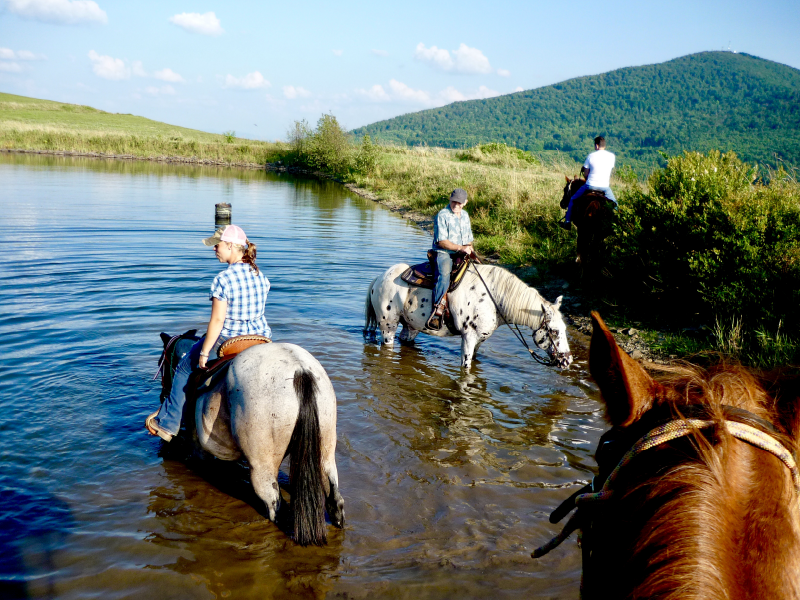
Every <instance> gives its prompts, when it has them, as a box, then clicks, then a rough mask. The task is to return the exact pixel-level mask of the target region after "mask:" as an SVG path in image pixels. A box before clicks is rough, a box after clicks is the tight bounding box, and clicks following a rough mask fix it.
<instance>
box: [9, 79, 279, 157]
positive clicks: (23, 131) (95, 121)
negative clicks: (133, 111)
mask: <svg viewBox="0 0 800 600" xmlns="http://www.w3.org/2000/svg"><path fill="white" fill-rule="evenodd" d="M274 146H275V144H271V143H268V142H258V141H252V140H243V139H239V138H234V137H233V136H226V135H219V134H214V133H205V132H203V131H197V130H195V129H187V128H185V127H177V126H175V125H168V124H166V123H160V122H158V121H152V120H150V119H145V118H144V117H137V116H134V115H128V114H117V113H107V112H104V111H101V110H97V109H95V108H92V107H90V106H81V105H78V104H64V103H61V102H52V101H50V100H37V99H34V98H26V97H24V96H14V95H12V94H3V93H0V148H5V149H15V150H48V151H64V152H80V153H94V152H99V153H104V154H117V155H127V156H133V157H136V158H146V159H156V158H162V157H181V158H185V159H193V160H196V161H197V162H201V161H215V162H225V163H229V164H235V165H248V164H249V165H253V164H258V165H263V164H264V163H265V162H266V161H267V158H268V156H269V154H270V153H271V152H272V150H273V149H274Z"/></svg>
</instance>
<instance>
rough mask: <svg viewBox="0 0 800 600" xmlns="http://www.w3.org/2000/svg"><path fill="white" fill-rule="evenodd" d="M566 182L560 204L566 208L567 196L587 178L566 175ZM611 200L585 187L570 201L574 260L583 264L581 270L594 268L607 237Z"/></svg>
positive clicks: (609, 229) (585, 271) (611, 214)
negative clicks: (575, 246)
mask: <svg viewBox="0 0 800 600" xmlns="http://www.w3.org/2000/svg"><path fill="white" fill-rule="evenodd" d="M564 177H565V178H566V180H567V184H566V185H565V186H564V195H563V197H562V198H561V208H564V209H566V208H567V206H568V205H569V199H570V198H572V196H573V194H575V192H577V191H578V189H579V188H580V187H581V186H582V185H584V184H585V183H586V180H584V179H579V178H578V177H576V178H575V179H570V178H569V177H567V176H566V175H565V176H564ZM610 203H611V201H610V200H608V199H607V198H606V197H605V196H604V195H603V194H602V193H600V192H594V191H591V190H588V191H587V192H586V193H585V194H583V195H582V196H580V197H579V198H578V199H577V200H575V202H573V203H572V213H571V217H572V222H573V223H574V224H575V227H576V228H577V230H578V257H577V259H576V262H577V263H578V264H580V265H581V266H582V267H583V271H584V273H587V271H590V270H595V269H594V267H597V266H598V263H600V262H601V261H600V260H599V259H600V257H601V255H602V251H603V241H604V240H605V239H606V238H607V237H608V235H609V233H610V231H611V228H610V224H611V220H612V219H613V215H614V212H613V210H612V209H611V207H610V206H609V204H610Z"/></svg>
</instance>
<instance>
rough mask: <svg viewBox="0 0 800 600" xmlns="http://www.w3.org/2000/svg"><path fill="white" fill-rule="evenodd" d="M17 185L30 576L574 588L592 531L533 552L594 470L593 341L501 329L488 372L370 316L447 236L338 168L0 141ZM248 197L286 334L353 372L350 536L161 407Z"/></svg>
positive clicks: (18, 344) (5, 235)
mask: <svg viewBox="0 0 800 600" xmlns="http://www.w3.org/2000/svg"><path fill="white" fill-rule="evenodd" d="M0 186H2V190H3V194H4V198H8V199H9V200H10V202H11V203H12V204H13V206H14V208H15V212H13V213H11V212H7V213H0V247H2V248H3V249H5V250H6V251H7V254H8V255H9V256H12V255H13V256H14V257H15V260H14V261H8V262H6V263H5V266H4V268H3V269H0V306H4V307H7V311H6V312H7V313H9V314H8V315H7V318H5V319H0V337H2V339H4V340H5V342H6V346H5V354H4V361H5V362H4V363H3V366H4V367H6V368H5V369H0V386H4V388H7V389H14V390H17V389H22V390H25V397H24V402H20V401H19V400H18V398H17V396H16V395H13V394H5V395H3V394H0V403H2V402H5V405H4V406H5V408H6V410H5V411H4V412H3V413H0V414H2V415H4V416H3V417H2V418H0V446H1V447H3V448H4V454H3V476H5V477H8V478H9V480H10V481H12V484H9V485H7V486H0V489H10V490H13V494H12V496H11V497H9V498H7V502H6V501H5V500H4V502H3V504H2V505H0V508H2V509H3V510H4V511H6V509H7V511H6V512H4V513H2V514H8V515H10V516H9V518H10V519H12V522H11V525H7V526H6V529H7V531H10V532H12V533H13V535H15V536H16V535H22V536H25V535H28V536H29V537H30V538H31V539H33V540H36V539H39V540H43V541H41V542H40V543H39V547H41V548H46V551H43V552H39V551H38V550H37V551H36V553H34V554H31V555H28V554H27V553H26V552H27V550H25V549H24V547H23V545H21V544H17V543H15V542H13V541H12V537H6V538H3V540H4V541H3V547H2V548H0V551H2V558H0V563H1V564H2V565H3V569H4V571H3V576H4V577H5V582H6V583H7V584H8V585H9V586H12V588H10V589H11V591H10V592H9V594H11V593H13V594H17V595H25V594H27V595H28V596H32V597H47V596H48V595H53V596H59V597H103V598H105V597H151V596H159V595H163V590H172V592H171V593H174V595H175V596H179V597H182V598H184V597H188V598H193V597H198V598H208V597H209V595H210V594H212V593H213V595H215V596H217V597H223V596H225V595H226V594H230V595H231V597H233V596H238V597H242V596H244V597H279V598H282V597H289V596H293V595H297V594H299V595H301V596H307V597H310V598H318V597H322V596H331V597H343V598H368V597H372V596H376V595H379V596H381V597H408V596H410V595H413V596H415V598H416V599H421V598H450V597H453V596H459V597H463V598H483V597H493V598H502V597H508V598H517V597H520V596H522V595H525V596H526V597H536V596H539V597H547V598H554V597H575V595H576V594H577V582H578V579H579V570H580V565H579V553H578V551H577V549H576V547H575V545H574V543H568V544H565V545H564V546H562V548H560V549H559V553H553V554H551V555H549V556H548V557H546V560H544V561H540V562H538V563H534V562H533V561H531V559H530V557H529V553H530V550H531V545H532V544H535V543H541V541H542V540H546V539H549V537H551V536H552V535H554V534H555V533H556V527H554V526H552V525H550V524H549V523H548V521H547V517H548V515H549V512H550V511H551V510H552V509H553V507H554V506H556V505H558V503H559V502H560V501H561V500H563V498H564V497H565V496H566V495H568V493H569V491H570V490H571V489H573V488H574V487H576V486H577V485H579V484H580V482H582V481H585V480H586V479H587V478H588V477H589V476H590V474H591V471H592V469H593V468H594V462H593V460H592V458H591V455H592V452H593V450H594V445H595V443H596V440H597V438H598V437H599V434H600V431H601V429H602V428H603V425H602V422H601V420H600V416H599V414H598V404H597V402H596V401H595V399H596V389H595V388H594V387H593V386H592V385H590V384H588V383H587V382H586V381H585V377H586V374H585V371H586V369H585V357H584V358H581V357H580V356H579V357H578V359H577V360H576V363H575V364H574V366H573V367H572V368H571V369H570V370H568V371H566V372H561V371H558V370H555V369H547V368H544V367H541V366H540V365H536V364H533V362H532V361H531V360H530V358H529V357H528V356H526V355H525V354H524V353H523V351H522V350H521V349H520V347H519V345H518V342H517V341H516V340H515V339H514V338H513V336H512V335H511V334H510V332H503V331H497V332H496V333H495V334H494V335H493V336H492V337H491V338H490V339H489V340H488V341H487V342H486V343H485V344H483V345H482V347H481V351H480V353H479V356H478V360H477V361H476V363H475V365H474V366H473V370H472V371H471V372H470V373H469V374H466V375H465V374H462V372H461V369H460V368H459V366H458V362H459V361H458V356H459V352H460V348H459V342H458V340H457V339H454V338H450V339H440V338H434V337H428V336H420V337H419V338H418V340H417V342H416V343H415V344H414V345H413V346H395V347H394V348H393V349H386V348H384V349H382V348H379V347H378V346H377V345H375V344H365V343H364V340H363V338H362V336H361V328H362V327H363V322H364V316H363V314H364V297H365V294H366V291H367V287H368V285H369V282H370V281H371V280H372V278H373V277H375V276H376V275H377V274H379V273H381V272H383V271H384V270H385V269H386V268H387V267H388V266H389V265H391V264H395V263H397V262H398V261H401V260H405V261H410V262H414V260H415V259H419V260H423V259H424V252H425V249H426V248H427V247H428V246H429V245H430V236H429V235H428V234H425V233H424V232H421V231H420V230H419V229H417V228H416V227H414V226H412V225H410V224H408V223H407V222H406V221H404V220H402V219H401V218H399V217H397V216H396V215H394V214H392V213H391V212H389V211H388V210H385V209H384V208H382V207H380V206H378V205H376V204H374V203H369V202H367V201H365V200H362V199H360V198H356V197H354V196H353V195H352V194H351V193H350V192H349V191H348V190H346V189H345V188H343V187H341V186H339V185H338V184H335V183H333V182H317V181H314V180H304V179H299V178H295V177H291V176H287V175H281V174H275V173H266V172H264V171H258V170H254V171H244V170H238V169H224V168H216V167H186V166H173V165H159V164H150V163H146V162H120V161H104V160H93V159H78V160H76V159H69V158H63V157H41V156H31V155H5V154H0ZM224 199H228V200H230V201H231V203H232V205H233V220H234V222H239V223H242V224H244V226H245V230H246V231H247V232H248V235H250V236H252V238H253V239H254V241H256V243H257V244H258V247H259V250H258V252H259V255H258V256H259V265H260V266H262V268H264V270H265V272H266V273H267V275H268V277H269V278H270V280H271V282H272V284H273V287H272V290H271V291H270V297H269V303H268V307H267V311H268V318H269V320H270V325H271V326H272V328H273V335H274V337H275V338H276V339H277V340H280V341H290V342H293V343H296V344H299V345H301V346H303V347H304V348H306V349H307V350H309V351H310V352H311V353H312V354H314V356H316V357H317V358H318V359H319V360H320V362H321V363H322V364H323V365H324V367H325V368H326V370H327V371H328V373H329V375H330V377H331V380H332V382H333V385H334V388H335V390H336V395H337V399H338V423H337V434H338V436H337V437H338V445H337V455H336V462H337V467H338V471H339V477H340V482H341V491H342V494H343V495H344V498H345V506H346V511H347V516H348V523H347V528H346V529H345V530H344V531H340V530H337V529H335V528H333V527H330V528H329V531H328V533H329V536H330V544H329V546H328V547H327V548H323V549H318V548H310V549H309V548H306V549H300V548H296V547H294V545H293V544H292V543H291V542H290V541H289V540H288V538H287V537H286V535H285V534H284V533H282V532H281V530H280V529H279V528H277V527H276V526H274V525H273V524H271V523H270V522H269V521H268V520H266V519H265V518H264V517H263V515H262V512H261V511H262V507H260V501H258V499H257V498H255V495H254V493H253V491H252V487H251V486H250V483H249V478H248V474H247V471H246V469H242V468H238V469H237V468H233V469H231V468H230V467H231V466H230V465H224V466H223V468H222V471H221V472H220V473H221V475H220V474H216V473H215V471H214V469H215V468H216V467H215V466H214V464H213V463H212V465H211V467H210V468H209V466H208V465H203V466H197V465H196V464H194V463H193V462H192V461H188V460H185V459H184V458H183V457H180V456H172V455H170V453H162V454H160V455H159V448H160V441H159V440H155V439H152V438H150V437H149V436H147V435H146V433H145V432H144V429H143V427H142V424H143V421H144V417H145V415H147V414H148V413H149V412H151V411H152V410H153V409H154V407H155V406H156V405H157V403H158V394H159V389H158V384H157V383H156V382H151V378H152V374H153V370H154V369H155V364H156V361H157V359H158V356H159V355H160V352H161V343H160V339H159V336H158V334H159V332H161V331H163V330H167V331H172V332H182V331H186V330H187V329H191V328H195V327H200V328H202V327H204V326H205V324H206V323H207V319H208V299H207V298H208V296H207V291H208V285H209V282H210V281H211V279H212V278H213V277H214V275H216V273H218V272H219V270H220V266H219V264H218V263H217V262H216V261H214V259H213V258H212V257H211V256H210V254H209V251H208V249H206V248H205V247H202V246H201V245H200V244H199V243H198V239H199V238H200V237H204V236H205V235H208V233H209V230H210V229H212V228H213V215H214V204H215V203H217V202H220V201H222V200H224ZM12 234H13V235H12ZM20 236H21V237H22V241H20V239H19V238H20ZM419 260H417V262H419ZM8 307H10V308H8ZM573 342H574V340H572V339H571V340H570V343H571V347H573V351H574V352H576V353H579V352H580V348H579V347H580V345H581V344H579V343H573ZM42 473H47V480H46V481H47V483H46V484H45V483H43V481H44V479H43V475H42ZM14 506H27V507H29V508H27V509H22V508H16V509H15V508H13V507H14ZM15 510H16V512H15ZM56 521H57V522H58V523H57V524H53V523H56ZM37 523H47V525H46V526H41V527H40V526H39V525H37ZM50 524H53V525H52V527H51V525H50ZM34 555H35V556H36V557H38V558H35V559H34V561H33V563H31V562H30V561H29V558H31V557H33V556H34ZM3 561H4V562H3ZM34 563H35V565H38V566H36V567H35V568H33V567H31V564H34ZM48 565H49V566H48ZM63 565H68V566H63ZM50 567H53V568H50ZM39 574H41V577H40V576H39ZM6 576H7V577H6ZM19 582H24V586H25V587H24V588H23V587H21V586H22V584H21V583H19ZM34 583H35V585H38V584H39V583H41V586H40V587H35V585H34ZM14 585H16V586H17V588H13V586H14ZM51 591H52V593H51Z"/></svg>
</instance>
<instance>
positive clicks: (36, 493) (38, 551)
mask: <svg viewBox="0 0 800 600" xmlns="http://www.w3.org/2000/svg"><path fill="white" fill-rule="evenodd" d="M73 527H74V519H73V517H72V512H71V511H70V509H69V507H68V506H67V504H66V503H65V502H64V501H63V500H60V499H59V498H57V497H56V496H54V495H53V494H52V493H51V492H50V491H48V490H46V489H43V488H41V487H39V486H30V487H28V488H25V487H20V482H19V481H12V480H10V479H9V478H7V477H0V597H2V598H4V599H7V600H17V599H22V598H32V597H39V598H55V597H56V581H57V572H58V565H57V562H56V555H57V553H58V551H60V550H61V549H62V548H63V547H64V544H65V543H66V540H67V538H68V536H69V534H70V532H71V531H72V529H73Z"/></svg>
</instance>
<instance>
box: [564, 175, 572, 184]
mask: <svg viewBox="0 0 800 600" xmlns="http://www.w3.org/2000/svg"><path fill="white" fill-rule="evenodd" d="M564 179H566V180H567V183H572V179H570V178H569V176H568V175H564Z"/></svg>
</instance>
